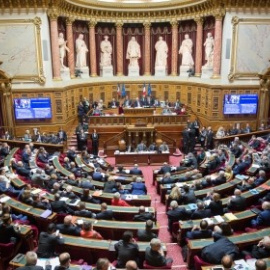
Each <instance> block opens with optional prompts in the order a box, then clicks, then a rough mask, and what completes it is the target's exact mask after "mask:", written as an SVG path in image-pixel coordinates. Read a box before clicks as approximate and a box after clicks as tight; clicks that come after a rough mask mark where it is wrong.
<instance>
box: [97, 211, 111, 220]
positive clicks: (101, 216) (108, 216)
mask: <svg viewBox="0 0 270 270" xmlns="http://www.w3.org/2000/svg"><path fill="white" fill-rule="evenodd" d="M96 219H105V220H112V219H113V211H112V210H106V211H103V212H100V213H98V214H96Z"/></svg>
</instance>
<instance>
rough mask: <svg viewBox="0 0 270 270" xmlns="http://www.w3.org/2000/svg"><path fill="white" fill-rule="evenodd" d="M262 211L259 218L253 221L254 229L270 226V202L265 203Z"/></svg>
mask: <svg viewBox="0 0 270 270" xmlns="http://www.w3.org/2000/svg"><path fill="white" fill-rule="evenodd" d="M262 209H263V211H262V212H260V213H259V215H258V216H257V218H256V219H253V220H252V221H251V225H252V226H253V227H258V226H270V202H263V203H262Z"/></svg>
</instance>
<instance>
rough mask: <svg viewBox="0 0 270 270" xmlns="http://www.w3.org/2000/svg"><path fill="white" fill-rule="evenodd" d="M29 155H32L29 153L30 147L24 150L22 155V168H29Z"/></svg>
mask: <svg viewBox="0 0 270 270" xmlns="http://www.w3.org/2000/svg"><path fill="white" fill-rule="evenodd" d="M31 155H32V153H31V149H30V147H27V148H25V150H24V151H23V153H22V162H23V164H24V166H25V167H27V168H28V167H29V161H30V158H31Z"/></svg>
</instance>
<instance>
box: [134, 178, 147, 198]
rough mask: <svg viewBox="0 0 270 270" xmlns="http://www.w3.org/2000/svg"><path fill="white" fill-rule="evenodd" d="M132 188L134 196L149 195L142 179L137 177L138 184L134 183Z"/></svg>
mask: <svg viewBox="0 0 270 270" xmlns="http://www.w3.org/2000/svg"><path fill="white" fill-rule="evenodd" d="M131 185H132V188H131V194H133V195H145V194H146V193H147V190H146V186H145V184H144V183H143V182H142V178H141V177H136V182H133V183H132V184H131Z"/></svg>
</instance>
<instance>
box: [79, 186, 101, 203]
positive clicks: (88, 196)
mask: <svg viewBox="0 0 270 270" xmlns="http://www.w3.org/2000/svg"><path fill="white" fill-rule="evenodd" d="M80 199H81V201H83V202H89V203H97V204H99V203H100V200H98V199H95V198H93V197H92V195H91V194H90V190H89V189H87V188H84V189H83V193H82V195H81V197H80Z"/></svg>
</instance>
